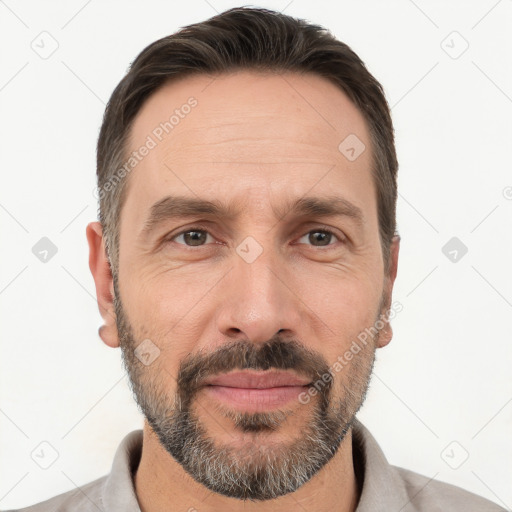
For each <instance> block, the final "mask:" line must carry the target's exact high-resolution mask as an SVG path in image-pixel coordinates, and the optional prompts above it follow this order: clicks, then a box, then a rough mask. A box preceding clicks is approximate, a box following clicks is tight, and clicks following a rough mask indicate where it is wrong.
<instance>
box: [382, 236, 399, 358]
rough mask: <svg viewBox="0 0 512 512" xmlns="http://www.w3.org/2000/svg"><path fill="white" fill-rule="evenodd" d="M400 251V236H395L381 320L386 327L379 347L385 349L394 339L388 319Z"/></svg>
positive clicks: (385, 282)
mask: <svg viewBox="0 0 512 512" xmlns="http://www.w3.org/2000/svg"><path fill="white" fill-rule="evenodd" d="M399 250H400V235H398V234H395V236H394V237H393V238H392V240H391V244H390V247H389V264H388V268H387V269H384V270H385V274H384V292H383V298H382V300H383V306H382V310H381V317H380V318H381V320H382V321H383V322H384V327H383V328H382V329H381V331H380V334H379V339H378V342H377V347H378V348H382V347H385V346H386V345H387V344H388V343H389V342H390V341H391V338H393V329H392V328H391V324H390V322H389V319H388V312H389V308H390V307H391V301H392V298H393V285H394V283H395V279H396V274H397V270H398V252H399Z"/></svg>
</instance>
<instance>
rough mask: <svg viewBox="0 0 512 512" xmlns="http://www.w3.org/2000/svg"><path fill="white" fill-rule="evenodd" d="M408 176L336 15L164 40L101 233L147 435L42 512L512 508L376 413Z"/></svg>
mask: <svg viewBox="0 0 512 512" xmlns="http://www.w3.org/2000/svg"><path fill="white" fill-rule="evenodd" d="M397 167H398V165H397V161H396V155H395V149H394V141H393V127H392V122H391V118H390V114H389V109H388V106H387V103H386V100H385V98H384V95H383V92H382V88H381V86H380V85H379V83H378V82H377V81H376V80H375V79H374V78H373V77H372V75H371V74H370V73H369V72H368V71H367V69H366V68H365V67H364V65H363V63H362V62H361V61H360V59H359V58H358V57H357V56H356V55H355V54H354V53H353V52H352V51H351V50H350V49H349V48H348V47H347V46H346V45H344V44H343V43H341V42H339V41H337V40H335V39H334V38H333V37H332V36H331V35H330V34H329V33H328V32H327V31H325V30H324V29H322V28H321V27H318V26H314V25H310V24H307V23H306V22H304V21H301V20H296V19H293V18H291V17H288V16H284V15H282V14H278V13H274V12H271V11H266V10H259V9H248V8H240V9H232V10H230V11H227V12H225V13H223V14H220V15H218V16H216V17H214V18H212V19H210V20H208V21H206V22H204V23H199V24H196V25H192V26H189V27H186V28H185V29H183V30H181V31H180V32H178V33H177V34H174V35H172V36H170V37H166V38H164V39H161V40H159V41H156V42H155V43H153V44H152V45H150V46H149V47H147V48H146V49H145V50H144V51H143V52H142V53H141V54H140V55H139V56H138V57H137V59H136V60H135V61H134V63H133V64H132V66H131V68H130V70H129V72H128V74H127V75H126V76H125V78H123V80H122V81H121V82H120V84H119V85H118V87H117V88H116V90H115V91H114V93H113V95H112V97H111V99H110V102H109V104H108V106H107V109H106V112H105V117H104V120H103V125H102V129H101V132H100V136H99V141H98V169H97V172H98V196H99V199H100V222H92V223H91V224H89V225H88V227H87V239H88V242H89V247H90V260H89V262H90V268H91V272H92V274H93V276H94V280H95V283H96V291H97V297H98V304H99V307H100V312H101V314H102V316H103V319H104V325H103V326H102V327H101V329H100V336H101V338H102V340H103V341H104V342H105V343H106V344H107V345H109V346H111V347H118V346H120V347H121V350H122V355H123V360H124V363H125V366H126V369H127V372H128V374H129V377H130V381H131V384H132V388H133V392H134V396H135V399H136V401H137V404H138V405H139V407H140V409H141V411H142V413H143V414H144V416H145V423H144V430H143V432H141V431H135V432H132V433H130V434H129V435H128V436H127V437H126V438H125V439H124V440H123V441H122V443H121V445H120V447H119V448H118V451H117V453H116V456H115V460H114V463H113V466H112V472H111V474H110V475H108V476H106V477H102V478H100V479H98V480H96V481H94V482H91V483H90V484H88V485H86V486H83V487H82V488H81V489H77V490H74V491H70V492H68V493H66V494H63V495H60V496H57V497H55V498H52V499H50V500H49V501H46V502H44V503H41V504H38V505H35V506H33V507H29V508H27V509H24V510H27V511H29V510H31V511H50V510H62V511H71V510H80V511H92V510H104V511H136V510H142V511H144V512H155V511H160V510H179V511H193V510H198V511H216V510H222V511H237V510H244V511H247V510H254V511H269V510H280V511H291V510H294V511H295V510H306V511H317V512H323V511H327V510H329V511H333V510H336V511H340V512H349V511H355V510H357V511H358V512H369V511H372V512H375V511H386V512H389V511H396V512H398V511H420V510H421V511H427V510H428V511H434V510H450V511H452V510H461V511H462V510H464V511H466V510H478V511H498V510H503V509H501V508H500V507H498V506H497V505H494V504H493V503H491V502H488V501H486V500H484V499H482V498H480V497H478V496H476V495H473V494H471V493H468V492H466V491H463V490H462V489H458V488H456V487H453V486H450V485H448V484H444V483H441V482H436V481H432V480H429V479H428V478H427V477H423V476H421V475H418V474H415V473H412V472H410V471H407V470H405V469H401V468H395V467H393V466H390V465H389V464H388V462H387V461H386V459H385V457H384V455H383V453H382V451H381V450H380V448H379V447H378V445H377V443H376V441H375V440H374V439H373V437H372V436H371V434H370V433H369V432H368V431H367V430H366V429H365V428H364V426H363V425H362V424H361V423H360V422H359V421H358V420H357V419H356V417H355V415H356V413H357V411H358V410H359V408H360V406H361V404H362V403H363V401H364V398H365V394H366V391H367V388H368V384H369V380H370V376H371V372H372V368H373V363H374V357H375V351H376V349H377V348H380V347H383V346H385V345H386V344H388V343H389V342H390V340H391V338H392V330H391V326H390V313H391V312H392V310H393V307H394V305H393V303H392V290H393V284H394V281H395V277H396V273H397V263H398V252H399V236H398V234H397V233H396V231H395V228H396V224H395V205H396V196H397V190H396V174H397Z"/></svg>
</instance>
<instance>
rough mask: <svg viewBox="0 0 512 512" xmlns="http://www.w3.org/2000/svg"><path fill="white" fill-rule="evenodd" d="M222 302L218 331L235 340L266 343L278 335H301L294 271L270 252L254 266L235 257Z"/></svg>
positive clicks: (218, 313) (265, 253)
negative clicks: (293, 279) (292, 272)
mask: <svg viewBox="0 0 512 512" xmlns="http://www.w3.org/2000/svg"><path fill="white" fill-rule="evenodd" d="M220 302H221V303H220V305H219V308H218V310H217V323H218V329H219V331H220V333H221V334H222V335H223V337H225V338H229V339H231V340H236V339H247V340H248V341H251V342H253V343H257V344H263V343H265V342H266V341H268V340H270V339H271V338H272V337H273V336H274V335H275V334H277V333H283V334H285V333H286V335H287V337H290V336H297V335H298V329H299V326H300V322H301V317H302V318H304V315H301V306H302V303H301V301H300V299H299V297H298V296H297V295H296V294H295V293H294V285H293V281H292V277H291V273H290V270H289V269H287V268H286V266H285V265H284V262H281V263H279V262H278V261H276V258H272V256H271V255H270V254H268V252H266V251H264V252H263V254H261V255H260V256H259V257H258V258H257V259H256V261H253V262H252V263H247V262H246V261H244V260H243V259H242V258H239V257H235V261H234V268H233V270H231V272H229V274H228V276H227V278H226V281H225V283H224V286H223V290H222V299H221V301H220Z"/></svg>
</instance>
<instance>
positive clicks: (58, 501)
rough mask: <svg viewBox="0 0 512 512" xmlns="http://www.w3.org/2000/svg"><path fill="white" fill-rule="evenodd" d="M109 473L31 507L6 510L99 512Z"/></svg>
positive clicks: (11, 511)
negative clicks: (78, 511)
mask: <svg viewBox="0 0 512 512" xmlns="http://www.w3.org/2000/svg"><path fill="white" fill-rule="evenodd" d="M107 478H108V475H106V476H103V477H101V478H98V479H97V480H94V481H92V482H89V483H88V484H86V485H83V486H81V487H77V488H76V489H72V490H71V491H67V492H65V493H62V494H59V495H57V496H54V497H53V498H50V499H49V500H46V501H42V502H41V503H36V504H35V505H31V506H29V507H25V508H21V509H17V510H16V511H15V510H10V511H9V510H8V511H5V512H71V511H75V510H80V512H98V510H103V509H104V507H103V501H102V489H103V486H104V485H105V482H106V480H107Z"/></svg>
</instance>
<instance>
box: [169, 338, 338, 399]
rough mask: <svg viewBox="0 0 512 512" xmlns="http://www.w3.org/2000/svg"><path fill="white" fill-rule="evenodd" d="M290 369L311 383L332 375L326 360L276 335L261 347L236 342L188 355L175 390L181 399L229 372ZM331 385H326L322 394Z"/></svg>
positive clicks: (181, 366)
mask: <svg viewBox="0 0 512 512" xmlns="http://www.w3.org/2000/svg"><path fill="white" fill-rule="evenodd" d="M270 369H276V370H293V371H295V372H296V373H297V374H298V375H300V376H303V377H307V378H308V379H310V380H311V381H315V380H317V379H321V378H322V375H325V374H329V373H331V372H330V370H329V365H328V364H327V361H326V359H325V358H324V357H323V356H322V355H321V354H319V353H317V352H314V351H312V350H310V349H308V348H306V347H305V346H304V345H303V344H301V343H299V342H297V341H295V340H291V341H284V340H282V339H280V338H279V337H278V336H277V335H276V336H274V337H273V338H272V339H271V340H269V341H267V342H266V343H264V344H262V345H256V344H254V343H252V342H250V341H235V342H232V343H229V344H227V345H223V346H222V347H220V348H218V349H217V350H215V351H214V352H211V353H209V354H204V353H201V352H200V353H198V354H194V355H192V354H189V355H188V356H187V357H185V358H184V360H183V361H182V363H181V365H180V370H179V372H178V377H177V384H178V390H180V391H181V392H182V393H181V394H182V398H184V397H185V396H188V397H189V398H190V397H191V396H192V394H194V393H195V392H196V391H198V390H199V389H200V388H201V387H203V386H204V384H203V383H204V380H205V379H206V378H208V377H210V376H214V375H218V374H222V373H228V372H230V371H232V370H262V371H265V370H270ZM331 385H332V380H331V381H330V382H329V383H328V385H327V386H326V388H325V389H324V390H323V391H324V392H328V388H330V386H331Z"/></svg>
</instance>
